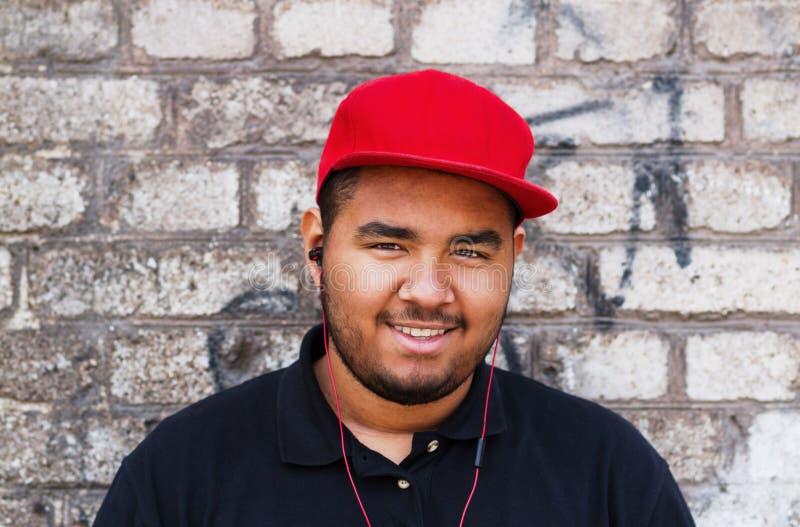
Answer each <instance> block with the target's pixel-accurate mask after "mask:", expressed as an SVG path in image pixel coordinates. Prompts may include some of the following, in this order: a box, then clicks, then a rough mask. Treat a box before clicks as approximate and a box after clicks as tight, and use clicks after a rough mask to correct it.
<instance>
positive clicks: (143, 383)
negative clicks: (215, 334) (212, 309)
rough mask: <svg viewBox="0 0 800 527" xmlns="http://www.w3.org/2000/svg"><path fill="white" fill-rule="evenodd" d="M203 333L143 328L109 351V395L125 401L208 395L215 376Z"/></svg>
mask: <svg viewBox="0 0 800 527" xmlns="http://www.w3.org/2000/svg"><path fill="white" fill-rule="evenodd" d="M207 344H208V336H207V335H206V333H205V332H202V331H200V330H195V331H192V332H170V333H158V332H154V331H142V332H140V333H139V334H138V335H136V336H134V337H130V338H124V337H118V338H116V339H114V341H113V342H112V350H111V371H112V373H111V394H112V395H113V396H114V397H115V398H117V399H119V400H122V401H124V402H127V403H133V404H145V403H159V404H165V403H189V402H193V401H196V400H198V399H201V398H202V397H204V396H207V395H211V394H212V393H213V392H214V379H213V374H212V372H211V369H210V368H209V363H208V349H207Z"/></svg>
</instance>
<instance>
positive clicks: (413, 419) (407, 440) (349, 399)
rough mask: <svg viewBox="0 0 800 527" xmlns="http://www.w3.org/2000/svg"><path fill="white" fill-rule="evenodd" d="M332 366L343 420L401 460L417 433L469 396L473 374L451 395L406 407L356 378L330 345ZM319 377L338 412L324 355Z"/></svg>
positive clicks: (358, 434)
mask: <svg viewBox="0 0 800 527" xmlns="http://www.w3.org/2000/svg"><path fill="white" fill-rule="evenodd" d="M330 348H331V349H330V359H331V369H332V370H333V376H334V379H335V381H336V392H337V393H338V395H339V406H340V408H341V411H342V421H343V422H344V424H345V425H346V426H347V428H348V429H350V431H351V432H352V433H353V435H355V436H356V438H358V440H359V441H360V442H361V443H363V444H364V445H366V446H368V447H369V448H371V449H373V450H375V451H377V452H380V453H381V454H383V455H384V456H386V457H387V458H389V459H391V460H392V461H394V462H395V463H398V464H399V463H400V461H402V460H403V459H404V458H405V457H406V456H407V455H408V454H409V453H410V451H411V440H412V437H413V434H414V432H421V431H424V430H434V429H436V428H437V427H438V426H439V424H441V423H442V422H443V421H444V420H445V419H446V418H447V417H448V416H449V415H450V414H451V413H453V411H455V409H456V408H457V407H458V405H459V404H461V401H463V400H464V397H466V395H467V392H468V391H469V388H470V386H471V384H472V376H470V377H469V378H468V379H467V380H466V381H465V382H464V383H463V384H461V386H459V387H458V388H456V389H455V390H454V391H453V392H452V393H450V394H449V395H447V396H445V397H443V398H441V399H439V400H437V401H434V402H431V403H426V404H418V405H413V406H405V405H402V404H398V403H395V402H392V401H389V400H387V399H384V398H383V397H380V396H379V395H377V394H376V393H374V392H372V391H371V390H369V389H368V388H366V387H365V386H364V385H363V384H361V383H360V382H359V381H358V379H356V378H355V377H354V376H353V374H352V372H351V371H350V370H349V369H348V368H347V366H346V365H345V364H344V363H343V362H342V360H341V358H340V357H339V354H338V353H336V352H335V351H334V349H333V346H332V343H331V346H330ZM313 367H314V376H315V377H316V379H317V383H318V384H319V387H320V389H321V390H322V393H323V394H324V395H325V400H326V401H327V402H328V405H330V407H331V408H332V409H333V411H334V412H336V402H335V399H334V394H333V387H332V386H331V379H330V374H329V372H328V364H327V361H326V360H325V357H324V356H323V357H322V358H320V359H318V360H317V361H316V362H315V363H314V365H313Z"/></svg>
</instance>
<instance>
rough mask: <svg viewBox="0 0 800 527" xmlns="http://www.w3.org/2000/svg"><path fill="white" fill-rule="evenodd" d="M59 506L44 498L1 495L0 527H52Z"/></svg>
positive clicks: (13, 494) (11, 493) (10, 493)
mask: <svg viewBox="0 0 800 527" xmlns="http://www.w3.org/2000/svg"><path fill="white" fill-rule="evenodd" d="M56 509H57V505H56V504H54V503H53V501H51V500H49V499H47V498H45V497H43V496H31V495H27V496H26V495H15V493H13V492H8V493H6V492H4V493H2V494H0V525H2V526H3V527H16V526H18V525H24V526H25V527H51V526H52V525H53V523H52V518H53V512H54V510H56Z"/></svg>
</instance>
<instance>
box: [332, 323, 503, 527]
mask: <svg viewBox="0 0 800 527" xmlns="http://www.w3.org/2000/svg"><path fill="white" fill-rule="evenodd" d="M322 338H323V341H324V345H325V358H326V360H327V362H328V374H329V375H330V378H331V386H332V387H333V398H334V400H335V401H336V417H338V419H339V438H340V440H341V445H342V458H343V459H344V467H345V469H346V470H347V477H348V478H349V479H350V485H351V486H352V487H353V493H355V495H356V500H357V501H358V506H359V507H361V513H362V514H363V515H364V519H365V520H366V521H367V526H368V527H372V523H371V522H370V521H369V516H367V511H366V509H365V508H364V503H363V502H362V501H361V496H360V495H359V494H358V489H357V488H356V482H355V480H354V479H353V474H352V473H351V472H350V464H349V463H348V462H347V452H346V451H345V448H344V425H343V424H342V411H341V409H340V407H339V393H338V392H337V391H336V382H335V381H334V379H333V367H332V366H331V356H330V354H329V353H328V325H327V321H326V320H325V309H324V308H323V309H322ZM499 343H500V334H499V333H498V335H497V338H496V339H495V341H494V351H493V352H492V367H491V369H490V370H489V384H488V386H487V388H486V402H485V404H484V407H483V428H482V429H481V438H480V440H479V444H480V443H482V442H483V440H484V439H485V436H486V421H487V417H488V414H489V393H491V391H492V377H493V375H494V361H495V359H496V358H497V346H498V344H499ZM479 448H480V447H479ZM480 457H483V453H482V452H481V453H480ZM479 471H480V467H478V466H476V467H475V480H474V481H473V482H472V490H471V491H470V493H469V497H468V498H467V503H466V504H465V505H464V511H463V512H462V513H461V521H460V522H459V523H458V527H463V525H464V518H466V516H467V509H469V504H470V502H472V496H473V495H474V494H475V489H476V488H477V486H478V473H479Z"/></svg>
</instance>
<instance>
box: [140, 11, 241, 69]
mask: <svg viewBox="0 0 800 527" xmlns="http://www.w3.org/2000/svg"><path fill="white" fill-rule="evenodd" d="M256 19H257V13H256V8H255V5H254V3H253V1H252V0H149V1H148V2H144V3H141V4H139V5H138V7H137V8H136V9H135V10H134V11H133V14H132V17H131V20H132V28H131V38H132V39H133V44H134V45H135V46H139V47H141V48H143V49H144V51H145V52H146V53H147V54H148V55H151V56H153V57H160V58H171V59H175V58H191V59H199V58H207V59H237V58H238V59H241V58H246V57H249V56H250V55H252V54H253V50H254V49H255V46H256V33H255V31H256V27H255V22H256ZM210 35H213V38H209V36H210Z"/></svg>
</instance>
